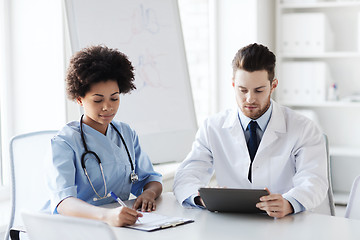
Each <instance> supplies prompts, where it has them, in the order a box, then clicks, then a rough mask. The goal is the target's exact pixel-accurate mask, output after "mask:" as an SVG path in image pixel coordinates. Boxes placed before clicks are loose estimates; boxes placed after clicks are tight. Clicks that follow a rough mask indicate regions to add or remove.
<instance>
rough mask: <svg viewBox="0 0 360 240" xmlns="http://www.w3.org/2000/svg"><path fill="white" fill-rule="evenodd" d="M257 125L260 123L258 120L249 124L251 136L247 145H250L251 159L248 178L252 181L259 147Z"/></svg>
mask: <svg viewBox="0 0 360 240" xmlns="http://www.w3.org/2000/svg"><path fill="white" fill-rule="evenodd" d="M257 127H258V124H257V122H256V121H251V122H250V123H249V125H248V129H249V131H250V138H249V141H248V144H247V146H248V150H249V155H250V160H251V162H250V167H249V174H248V179H249V181H250V182H251V167H252V163H253V160H254V158H255V154H256V151H257V149H258V139H257V135H256V128H257Z"/></svg>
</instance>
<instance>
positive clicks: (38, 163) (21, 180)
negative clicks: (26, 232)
mask: <svg viewBox="0 0 360 240" xmlns="http://www.w3.org/2000/svg"><path fill="white" fill-rule="evenodd" d="M56 133H57V131H40V132H33V133H27V134H21V135H18V136H15V137H13V138H12V139H11V141H10V171H11V214H10V221H9V225H8V228H7V231H6V234H5V240H8V239H9V236H10V230H11V229H12V228H13V227H18V226H23V221H22V218H21V212H22V211H24V210H25V211H39V210H40V209H41V208H42V207H43V206H44V204H45V202H46V201H47V200H48V199H49V194H48V192H47V187H46V181H45V177H44V169H43V165H44V160H45V158H51V138H52V137H53V136H55V134H56Z"/></svg>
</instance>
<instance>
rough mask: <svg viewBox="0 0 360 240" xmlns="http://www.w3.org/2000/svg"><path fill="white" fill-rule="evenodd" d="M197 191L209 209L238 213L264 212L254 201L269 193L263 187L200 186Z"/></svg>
mask: <svg viewBox="0 0 360 240" xmlns="http://www.w3.org/2000/svg"><path fill="white" fill-rule="evenodd" d="M199 193H200V197H201V198H202V200H203V201H204V203H205V205H206V208H207V209H208V210H209V211H212V212H215V211H217V212H240V213H264V212H265V211H262V210H260V209H258V208H257V207H256V203H258V202H260V197H262V196H265V195H269V193H268V192H267V191H266V190H264V189H237V188H200V189H199Z"/></svg>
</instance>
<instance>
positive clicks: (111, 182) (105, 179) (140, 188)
mask: <svg viewBox="0 0 360 240" xmlns="http://www.w3.org/2000/svg"><path fill="white" fill-rule="evenodd" d="M133 70H134V68H133V66H132V65H131V63H130V61H129V60H128V58H127V57H126V56H125V55H124V54H122V53H121V52H119V51H117V50H115V49H110V48H107V47H105V46H92V47H89V48H85V49H83V50H81V51H80V52H77V53H76V54H75V55H74V56H73V57H72V59H71V60H70V66H69V68H68V72H67V76H66V83H67V92H68V97H69V98H70V99H71V100H75V101H76V102H77V103H78V104H79V105H80V106H82V107H83V110H84V115H83V116H82V117H81V119H80V121H74V122H70V123H68V124H67V125H66V126H65V127H64V128H63V129H62V130H60V131H59V132H58V134H57V135H56V136H55V137H54V138H53V139H52V142H51V144H52V154H53V157H52V164H51V167H50V171H49V172H48V176H47V179H48V184H49V186H50V189H51V204H50V205H51V211H52V212H53V213H56V212H57V213H60V214H63V215H69V216H78V217H84V218H91V219H97V220H102V221H104V222H106V223H108V224H109V225H112V226H125V225H132V224H134V223H135V222H136V220H137V218H138V217H141V216H142V214H141V213H139V212H137V211H136V209H138V208H141V211H153V210H155V208H156V204H155V199H156V198H157V197H158V196H159V195H160V194H161V191H162V184H161V178H162V177H161V175H160V174H159V173H156V172H155V171H154V170H153V167H152V164H151V162H150V159H149V157H148V156H147V155H146V153H144V152H143V151H142V150H141V147H140V144H139V139H138V136H137V135H136V133H135V131H134V130H132V129H131V128H130V127H129V125H127V124H126V123H122V122H118V121H113V118H114V117H115V114H116V113H117V111H118V108H119V104H120V94H122V93H128V92H130V91H131V90H133V89H135V86H134V84H133V81H134V73H133ZM110 191H112V192H114V193H115V194H116V195H117V196H119V198H121V199H122V200H127V199H128V198H129V195H130V193H132V194H134V195H135V196H137V199H136V201H135V203H134V205H133V206H132V208H128V207H118V208H114V209H107V208H102V207H99V205H103V204H108V203H111V202H114V200H113V199H112V198H111V197H109V196H110V194H109V192H110Z"/></svg>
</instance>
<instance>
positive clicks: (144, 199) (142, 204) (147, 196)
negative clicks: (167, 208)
mask: <svg viewBox="0 0 360 240" xmlns="http://www.w3.org/2000/svg"><path fill="white" fill-rule="evenodd" d="M155 198H156V194H155V192H154V191H152V190H145V191H144V192H143V193H142V194H141V195H140V196H138V197H137V199H136V201H135V203H134V205H133V209H141V211H142V212H151V211H155V210H156V202H155Z"/></svg>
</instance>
